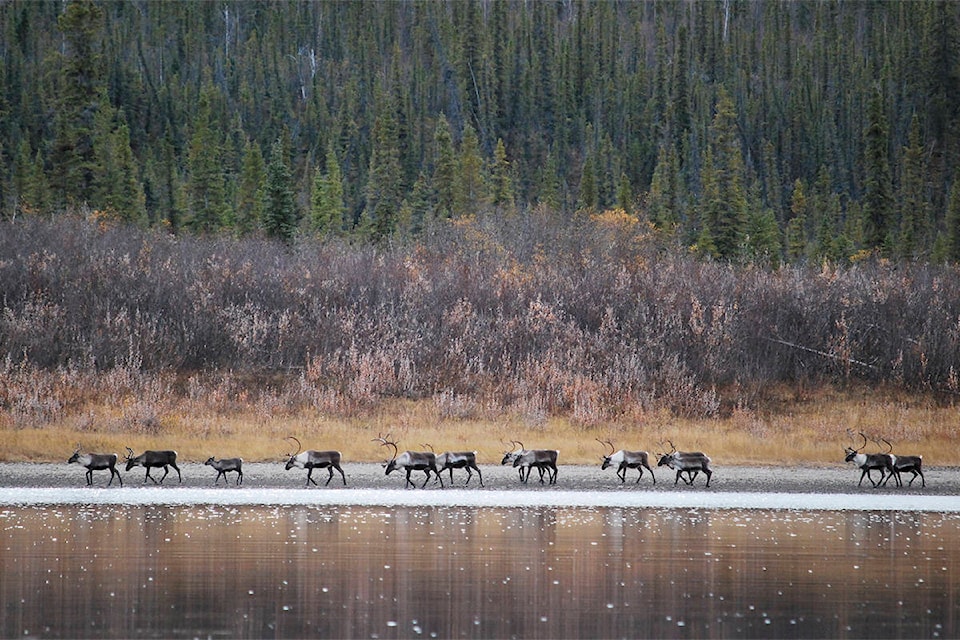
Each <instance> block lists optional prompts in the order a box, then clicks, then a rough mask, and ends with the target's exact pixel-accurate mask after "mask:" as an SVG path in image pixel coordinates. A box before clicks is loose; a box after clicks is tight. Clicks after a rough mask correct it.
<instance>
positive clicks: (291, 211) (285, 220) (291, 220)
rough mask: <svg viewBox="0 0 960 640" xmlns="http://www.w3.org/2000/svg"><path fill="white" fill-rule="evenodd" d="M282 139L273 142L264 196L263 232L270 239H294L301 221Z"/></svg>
mask: <svg viewBox="0 0 960 640" xmlns="http://www.w3.org/2000/svg"><path fill="white" fill-rule="evenodd" d="M284 146H285V145H284V143H283V140H282V138H277V140H276V142H274V143H273V148H272V150H271V153H270V164H269V165H268V166H267V181H266V185H265V188H264V196H263V231H264V233H266V234H267V236H268V237H270V238H278V239H280V240H283V241H285V242H289V241H290V240H293V238H294V236H295V235H296V233H297V224H298V222H299V219H298V215H297V203H296V199H295V198H294V193H293V177H292V175H291V173H290V167H289V166H288V165H287V159H286V153H285V152H284Z"/></svg>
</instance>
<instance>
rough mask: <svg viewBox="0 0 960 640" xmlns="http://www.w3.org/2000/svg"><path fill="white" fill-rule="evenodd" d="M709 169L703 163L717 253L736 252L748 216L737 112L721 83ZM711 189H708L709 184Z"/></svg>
mask: <svg viewBox="0 0 960 640" xmlns="http://www.w3.org/2000/svg"><path fill="white" fill-rule="evenodd" d="M708 155H709V159H710V163H709V164H710V169H709V170H710V171H712V173H713V175H711V176H706V173H707V172H708V169H707V166H706V165H705V166H704V169H703V173H704V200H705V206H706V215H707V219H708V221H709V224H710V230H711V232H712V234H713V239H714V243H715V245H716V247H717V253H718V256H719V257H721V258H727V259H733V258H735V257H736V255H737V251H738V248H739V247H740V243H741V240H742V236H743V233H744V230H745V225H746V219H747V199H746V193H745V190H744V179H745V174H744V163H743V154H742V151H741V149H740V142H739V137H738V135H737V114H736V111H735V109H734V104H733V99H732V98H731V97H730V95H729V93H727V91H726V89H724V88H723V87H722V86H721V87H720V88H719V89H718V91H717V102H716V113H715V115H714V118H713V122H712V123H711V124H710V129H709V136H708ZM708 184H709V185H710V187H711V188H710V189H709V190H708V189H707V185H708Z"/></svg>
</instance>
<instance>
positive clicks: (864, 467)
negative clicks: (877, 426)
mask: <svg viewBox="0 0 960 640" xmlns="http://www.w3.org/2000/svg"><path fill="white" fill-rule="evenodd" d="M860 437H861V438H863V444H861V445H860V446H859V447H858V448H856V449H854V448H852V447H844V449H843V451H844V453H845V454H846V455H845V456H844V458H843V461H844V462H852V463H853V464H855V465H857V468H858V469H860V472H861V473H860V482H858V483H857V486H858V487H859V486H861V485H863V478H864V476H866V477H867V480H869V481H870V484H872V485H873V486H874V488H876V487H879V486H880V483H881V482H883V479H884V478H885V477H886V475H887V473H890V474H893V473H894V471H893V456H892V455H890V453H889V452H888V453H863V448H864V447H865V446H867V436H865V435H863V432H860ZM874 470H877V471H879V472H880V479H879V480H877V481H876V482H874V481H873V475H872V474H871V472H872V471H874ZM887 479H888V480H889V478H887Z"/></svg>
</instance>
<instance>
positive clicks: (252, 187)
mask: <svg viewBox="0 0 960 640" xmlns="http://www.w3.org/2000/svg"><path fill="white" fill-rule="evenodd" d="M265 187H266V168H265V166H264V160H263V153H262V152H261V151H260V145H259V144H257V143H256V142H254V141H252V140H247V142H246V144H245V145H244V149H243V159H242V161H241V163H240V183H239V184H238V185H237V207H236V216H235V220H234V231H235V232H236V233H237V234H238V235H241V236H245V235H248V234H251V233H253V232H254V231H256V230H257V229H260V227H261V222H262V220H263V196H264V189H265Z"/></svg>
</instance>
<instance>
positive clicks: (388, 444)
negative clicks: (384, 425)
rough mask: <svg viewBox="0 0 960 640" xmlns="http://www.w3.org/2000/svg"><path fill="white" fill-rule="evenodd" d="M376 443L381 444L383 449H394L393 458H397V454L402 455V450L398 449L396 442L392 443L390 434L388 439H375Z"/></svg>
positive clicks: (380, 437) (379, 437) (387, 436)
mask: <svg viewBox="0 0 960 640" xmlns="http://www.w3.org/2000/svg"><path fill="white" fill-rule="evenodd" d="M373 441H374V442H379V443H380V446H381V447H393V457H394V458H396V457H397V454H398V453H400V450H399V449H398V448H397V443H396V442H391V441H390V434H389V433H388V434H387V435H386V437H384V436H382V435H378V436H377V437H376V438H373Z"/></svg>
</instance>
